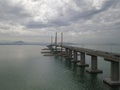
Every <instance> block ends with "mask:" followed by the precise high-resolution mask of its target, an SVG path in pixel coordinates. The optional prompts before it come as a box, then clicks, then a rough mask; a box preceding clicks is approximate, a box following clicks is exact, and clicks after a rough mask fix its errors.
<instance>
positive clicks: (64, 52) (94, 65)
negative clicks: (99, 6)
mask: <svg viewBox="0 0 120 90" xmlns="http://www.w3.org/2000/svg"><path fill="white" fill-rule="evenodd" d="M51 40H52V39H51ZM47 47H48V49H49V50H50V51H51V53H52V55H59V56H62V57H65V58H66V59H68V60H70V61H71V62H73V63H75V64H76V65H77V66H79V67H88V66H89V65H88V64H86V59H85V58H86V57H85V56H86V55H89V56H91V67H90V69H88V70H86V71H87V72H88V73H93V74H98V73H103V71H102V70H99V69H98V64H99V63H98V57H102V58H104V60H106V61H108V62H110V63H111V66H110V67H111V68H110V72H111V75H110V77H109V78H106V79H104V80H103V82H105V83H106V84H108V85H110V86H120V54H117V53H111V52H105V51H101V50H94V49H88V48H82V47H75V46H69V45H63V34H62V33H61V44H57V33H56V37H55V43H54V44H53V43H52V41H51V44H50V45H48V46H47ZM79 56H80V60H78V57H79Z"/></svg>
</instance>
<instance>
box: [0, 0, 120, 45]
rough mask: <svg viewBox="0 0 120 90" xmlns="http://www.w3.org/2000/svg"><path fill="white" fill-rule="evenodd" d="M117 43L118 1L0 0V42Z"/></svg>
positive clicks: (119, 38)
mask: <svg viewBox="0 0 120 90" xmlns="http://www.w3.org/2000/svg"><path fill="white" fill-rule="evenodd" d="M55 32H58V34H59V36H58V37H60V32H64V38H65V39H64V40H65V41H68V42H79V43H80V42H82V43H83V42H84V43H89V42H95V43H97V42H99V43H105V42H108V43H120V0H0V41H14V40H23V41H31V42H33V41H35V42H49V40H50V36H51V35H52V36H54V34H55Z"/></svg>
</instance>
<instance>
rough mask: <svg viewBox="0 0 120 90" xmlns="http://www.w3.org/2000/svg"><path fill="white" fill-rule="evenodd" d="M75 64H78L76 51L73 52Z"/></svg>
mask: <svg viewBox="0 0 120 90" xmlns="http://www.w3.org/2000/svg"><path fill="white" fill-rule="evenodd" d="M72 62H73V63H77V62H78V53H77V51H74V52H73V60H72Z"/></svg>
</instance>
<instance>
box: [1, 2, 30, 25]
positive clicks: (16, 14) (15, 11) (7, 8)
mask: <svg viewBox="0 0 120 90" xmlns="http://www.w3.org/2000/svg"><path fill="white" fill-rule="evenodd" d="M0 14H1V15H0V21H1V22H6V23H7V22H11V23H12V22H13V23H19V24H21V23H24V21H25V19H26V18H27V17H30V15H29V14H27V13H26V12H25V11H24V9H23V8H22V7H20V6H19V5H12V4H11V3H10V2H9V1H8V0H1V1H0Z"/></svg>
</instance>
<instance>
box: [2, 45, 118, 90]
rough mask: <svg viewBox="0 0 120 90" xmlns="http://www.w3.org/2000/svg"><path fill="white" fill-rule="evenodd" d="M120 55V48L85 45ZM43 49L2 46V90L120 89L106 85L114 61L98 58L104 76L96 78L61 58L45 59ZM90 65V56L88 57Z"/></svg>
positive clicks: (50, 57)
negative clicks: (111, 62) (104, 80)
mask: <svg viewBox="0 0 120 90" xmlns="http://www.w3.org/2000/svg"><path fill="white" fill-rule="evenodd" d="M84 47H87V48H94V49H99V50H104V51H110V52H117V53H120V47H119V46H107V45H104V46H100V45H99V46H93V45H90V46H89V45H88V46H84ZM43 48H45V47H43V46H34V45H33V46H32V45H18V46H17V45H0V90H120V88H112V87H109V86H108V85H106V84H104V83H103V79H104V78H108V77H110V62H107V61H104V60H103V58H101V57H100V58H98V59H99V60H98V63H99V65H98V68H99V69H101V70H103V74H98V75H92V74H89V73H87V72H86V71H85V70H86V69H88V68H90V67H88V68H80V67H75V66H74V65H72V64H71V63H69V61H67V60H65V59H64V58H61V57H58V56H47V57H46V56H43V55H42V54H41V49H43ZM86 63H88V64H90V63H91V62H90V56H86Z"/></svg>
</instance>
